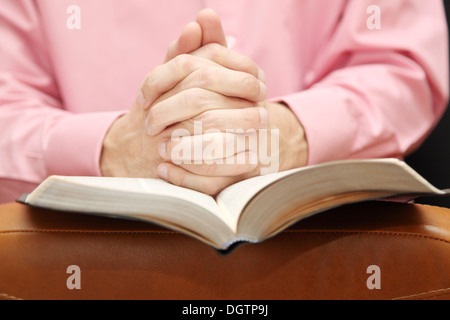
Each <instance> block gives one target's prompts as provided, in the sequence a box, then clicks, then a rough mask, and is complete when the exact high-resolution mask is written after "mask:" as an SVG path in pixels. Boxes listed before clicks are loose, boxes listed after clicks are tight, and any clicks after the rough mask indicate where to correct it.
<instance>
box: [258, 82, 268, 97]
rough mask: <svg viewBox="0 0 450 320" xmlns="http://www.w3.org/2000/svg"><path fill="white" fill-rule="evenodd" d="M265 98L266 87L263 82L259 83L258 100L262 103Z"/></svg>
mask: <svg viewBox="0 0 450 320" xmlns="http://www.w3.org/2000/svg"><path fill="white" fill-rule="evenodd" d="M266 97H267V86H266V85H265V83H264V82H262V81H259V100H260V101H263V100H265V99H266Z"/></svg>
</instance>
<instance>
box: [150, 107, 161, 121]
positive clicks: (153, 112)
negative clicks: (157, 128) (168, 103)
mask: <svg viewBox="0 0 450 320" xmlns="http://www.w3.org/2000/svg"><path fill="white" fill-rule="evenodd" d="M160 121H161V111H160V108H159V107H158V106H157V105H156V106H154V107H152V108H151V109H150V110H149V112H148V123H149V124H159V122H160Z"/></svg>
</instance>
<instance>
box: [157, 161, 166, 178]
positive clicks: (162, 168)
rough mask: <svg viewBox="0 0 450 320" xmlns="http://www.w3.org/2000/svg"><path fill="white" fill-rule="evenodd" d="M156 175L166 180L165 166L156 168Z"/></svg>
mask: <svg viewBox="0 0 450 320" xmlns="http://www.w3.org/2000/svg"><path fill="white" fill-rule="evenodd" d="M158 174H159V176H160V177H161V178H162V179H164V180H167V177H168V173H167V166H165V165H163V164H162V165H160V166H159V167H158Z"/></svg>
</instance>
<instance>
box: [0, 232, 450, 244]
mask: <svg viewBox="0 0 450 320" xmlns="http://www.w3.org/2000/svg"><path fill="white" fill-rule="evenodd" d="M11 233H71V234H77V233H79V234H159V235H183V234H182V233H180V232H177V231H171V230H167V231H151V230H145V231H140V230H136V231H120V230H118V231H104V230H45V229H42V230H8V231H0V235H2V234H11ZM290 233H328V234H333V233H335V234H370V235H386V236H399V237H415V238H422V239H428V240H436V241H440V242H444V243H446V244H450V241H448V240H445V239H441V238H436V237H431V236H427V235H422V234H417V233H407V232H389V231H345V230H340V231H337V230H284V231H282V232H281V234H290Z"/></svg>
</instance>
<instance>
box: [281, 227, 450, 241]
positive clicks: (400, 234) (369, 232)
mask: <svg viewBox="0 0 450 320" xmlns="http://www.w3.org/2000/svg"><path fill="white" fill-rule="evenodd" d="M283 233H337V234H371V235H386V236H399V237H415V238H422V239H428V240H436V241H441V242H444V243H446V244H450V241H448V240H445V239H441V238H436V237H431V236H426V235H423V234H417V233H408V232H389V231H345V230H341V231H336V230H285V231H283Z"/></svg>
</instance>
